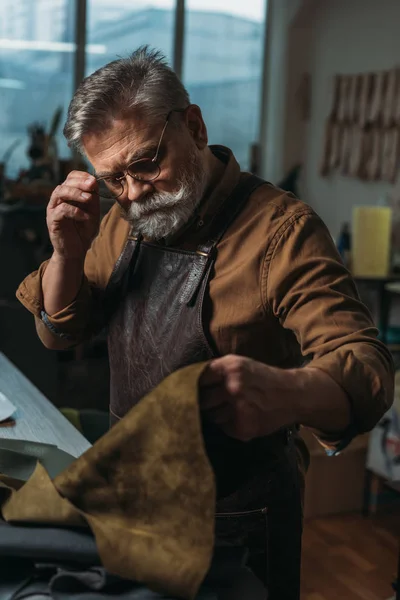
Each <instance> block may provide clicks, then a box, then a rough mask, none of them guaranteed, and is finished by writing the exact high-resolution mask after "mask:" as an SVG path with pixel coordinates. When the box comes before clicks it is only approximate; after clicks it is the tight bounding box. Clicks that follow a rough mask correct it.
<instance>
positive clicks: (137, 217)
mask: <svg viewBox="0 0 400 600" xmlns="http://www.w3.org/2000/svg"><path fill="white" fill-rule="evenodd" d="M205 187H206V173H205V170H204V168H203V165H202V164H201V162H200V161H199V160H197V157H195V156H191V158H190V167H189V168H187V169H186V170H185V171H184V172H182V173H181V176H180V178H179V182H178V189H177V190H176V191H175V192H156V193H155V194H152V195H151V196H148V197H147V198H144V200H140V201H139V202H132V203H131V205H130V207H129V209H128V210H125V209H123V208H122V207H121V214H122V217H123V218H124V219H125V220H126V221H128V222H129V223H131V224H132V231H133V233H134V234H135V235H142V236H143V237H145V238H147V239H150V240H159V239H161V238H164V237H167V236H169V235H171V234H173V233H175V232H176V231H178V230H179V229H180V228H181V227H183V225H185V224H186V223H187V222H188V221H189V219H190V217H191V216H192V215H193V213H194V211H195V209H196V207H197V206H198V205H199V203H200V200H201V198H202V196H203V194H204V191H205Z"/></svg>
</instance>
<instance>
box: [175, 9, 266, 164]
mask: <svg viewBox="0 0 400 600" xmlns="http://www.w3.org/2000/svg"><path fill="white" fill-rule="evenodd" d="M186 8H187V13H186V25H185V52H184V70H183V73H184V77H183V78H184V83H185V85H186V87H187V88H188V91H189V93H190V96H191V100H192V102H194V103H196V104H198V105H199V106H200V107H201V109H202V111H203V114H204V119H205V122H206V125H207V128H208V134H209V140H210V143H212V144H223V145H226V146H229V147H230V148H231V149H232V150H233V152H234V154H235V156H236V158H237V160H238V161H239V163H240V165H241V167H242V169H246V168H249V164H250V146H251V145H252V144H253V143H254V142H258V137H259V121H260V99H261V79H262V68H263V48H264V31H265V27H264V20H265V12H266V10H265V0H247V1H246V2H244V1H243V0H186Z"/></svg>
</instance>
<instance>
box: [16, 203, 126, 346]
mask: <svg viewBox="0 0 400 600" xmlns="http://www.w3.org/2000/svg"><path fill="white" fill-rule="evenodd" d="M119 221H120V219H119V217H118V213H117V212H116V211H115V210H113V209H112V210H111V211H110V212H109V213H108V214H107V215H106V216H105V217H104V219H103V220H102V223H101V227H100V232H99V235H98V236H97V237H96V239H95V240H94V242H93V244H92V247H91V249H90V250H89V252H88V253H87V256H86V260H85V268H84V275H83V278H82V284H81V287H80V289H79V292H78V294H77V296H76V298H75V299H74V300H73V302H71V303H70V304H69V305H68V306H66V307H65V308H63V309H62V310H61V311H59V312H57V313H56V314H52V315H48V314H46V313H45V311H44V302H43V291H42V280H43V275H44V273H45V271H46V267H47V265H48V261H46V262H44V263H43V264H42V265H40V267H39V269H38V270H37V271H35V272H34V273H31V274H30V275H28V276H27V277H26V278H25V279H24V281H23V282H22V283H21V284H20V286H19V288H18V290H17V298H18V300H19V301H20V302H21V303H22V304H23V305H24V306H25V308H27V309H28V310H29V311H30V312H31V313H32V314H33V315H34V317H35V323H36V330H37V333H38V335H39V337H40V339H41V340H42V342H43V344H44V345H45V346H46V347H48V348H51V349H55V350H64V349H66V348H69V347H72V346H75V345H77V344H79V343H81V342H83V341H84V340H87V339H89V338H90V337H92V336H93V335H94V334H96V333H97V332H98V331H100V330H101V328H102V327H103V326H104V310H103V297H104V290H105V288H106V287H107V283H108V279H109V277H110V274H111V271H112V269H113V267H114V264H115V262H116V260H117V257H118V256H119V253H120V252H121V249H122V247H123V244H124V243H125V239H126V235H127V226H125V225H123V226H122V229H121V226H120V224H119Z"/></svg>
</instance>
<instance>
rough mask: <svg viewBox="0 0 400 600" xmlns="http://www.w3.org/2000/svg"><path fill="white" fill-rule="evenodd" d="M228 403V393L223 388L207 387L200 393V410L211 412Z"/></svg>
mask: <svg viewBox="0 0 400 600" xmlns="http://www.w3.org/2000/svg"><path fill="white" fill-rule="evenodd" d="M227 401H228V399H227V397H226V392H225V390H224V388H223V387H221V386H215V387H206V388H203V389H202V390H201V392H200V409H201V410H211V409H213V408H215V407H216V406H220V405H221V404H226V402H227Z"/></svg>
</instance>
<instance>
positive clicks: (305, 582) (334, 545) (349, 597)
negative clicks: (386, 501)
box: [301, 515, 400, 600]
mask: <svg viewBox="0 0 400 600" xmlns="http://www.w3.org/2000/svg"><path fill="white" fill-rule="evenodd" d="M396 532H397V535H396ZM399 533H400V516H389V517H374V518H370V519H364V518H363V517H361V516H359V515H354V516H353V515H345V516H335V517H326V518H323V519H315V520H310V521H307V522H306V524H305V529H304V535H303V558H302V595H301V600H388V599H389V598H392V597H393V595H394V592H393V590H392V588H391V582H392V580H393V578H394V575H395V573H396V569H397V557H398V540H399V539H400V538H399V535H398V534H399Z"/></svg>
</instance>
